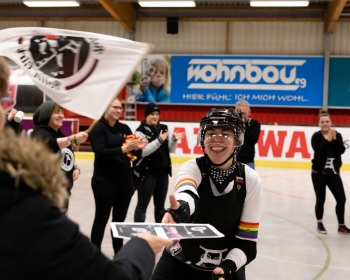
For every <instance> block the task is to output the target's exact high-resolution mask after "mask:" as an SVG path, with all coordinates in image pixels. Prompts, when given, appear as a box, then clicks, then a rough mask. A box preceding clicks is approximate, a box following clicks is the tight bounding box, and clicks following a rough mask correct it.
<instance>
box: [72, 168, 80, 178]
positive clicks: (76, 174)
mask: <svg viewBox="0 0 350 280" xmlns="http://www.w3.org/2000/svg"><path fill="white" fill-rule="evenodd" d="M79 175H80V169H74V170H73V181H76V180H78V178H79Z"/></svg>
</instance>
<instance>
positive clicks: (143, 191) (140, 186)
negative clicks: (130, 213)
mask: <svg viewBox="0 0 350 280" xmlns="http://www.w3.org/2000/svg"><path fill="white" fill-rule="evenodd" d="M136 180H137V181H135V183H136V184H137V205H136V209H135V214H134V221H135V222H144V221H145V219H146V211H147V207H148V204H149V202H150V200H151V198H152V196H153V203H154V219H155V221H156V223H160V222H161V221H162V218H163V215H164V203H165V199H166V195H167V193H168V184H169V176H168V174H164V175H161V176H159V177H155V176H152V175H147V176H146V178H145V180H144V181H143V182H141V181H140V180H138V179H136Z"/></svg>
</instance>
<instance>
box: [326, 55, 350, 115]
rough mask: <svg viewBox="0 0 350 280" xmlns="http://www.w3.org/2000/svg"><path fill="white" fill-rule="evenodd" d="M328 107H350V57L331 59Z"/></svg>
mask: <svg viewBox="0 0 350 280" xmlns="http://www.w3.org/2000/svg"><path fill="white" fill-rule="evenodd" d="M328 107H338V108H349V107H350V57H331V58H330V60H329V85H328Z"/></svg>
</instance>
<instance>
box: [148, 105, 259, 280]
mask: <svg viewBox="0 0 350 280" xmlns="http://www.w3.org/2000/svg"><path fill="white" fill-rule="evenodd" d="M244 130H245V128H244V123H243V121H242V119H241V117H240V116H239V115H238V113H237V112H235V110H234V109H232V108H230V109H226V110H223V109H212V110H210V111H209V112H208V113H207V115H206V116H204V117H203V118H202V119H201V121H200V130H199V132H198V138H197V139H198V144H199V145H200V146H201V147H202V149H203V152H204V156H202V157H199V158H196V159H192V160H190V161H188V162H186V163H184V164H183V165H181V166H180V168H179V170H178V173H177V176H176V179H175V194H171V195H170V197H169V198H170V208H169V209H167V210H166V211H167V212H166V213H165V215H164V217H163V219H162V222H163V223H189V224H191V223H194V224H196V223H199V224H200V223H204V224H207V223H208V224H211V225H212V226H214V227H215V228H216V229H217V230H218V231H220V232H221V233H223V234H224V237H223V238H208V239H205V238H203V239H181V240H178V241H176V242H175V243H174V244H173V245H172V246H170V247H166V250H164V251H163V254H162V256H161V258H160V260H159V262H158V264H157V266H156V268H155V270H154V273H153V276H152V278H151V279H152V280H178V279H183V280H189V279H201V280H211V279H219V280H223V279H225V280H244V279H245V266H246V265H247V264H248V263H250V262H251V261H252V260H254V259H255V257H256V254H257V239H258V231H259V223H260V219H261V211H262V188H261V179H260V177H259V176H258V174H257V172H256V171H255V170H253V169H251V168H249V167H248V166H247V165H245V164H241V163H239V162H237V161H236V154H237V152H238V150H239V147H240V146H241V145H242V144H243V141H244Z"/></svg>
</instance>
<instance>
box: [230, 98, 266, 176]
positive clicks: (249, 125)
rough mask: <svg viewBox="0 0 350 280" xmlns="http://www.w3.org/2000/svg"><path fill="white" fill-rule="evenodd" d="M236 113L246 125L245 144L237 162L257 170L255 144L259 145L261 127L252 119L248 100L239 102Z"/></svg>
mask: <svg viewBox="0 0 350 280" xmlns="http://www.w3.org/2000/svg"><path fill="white" fill-rule="evenodd" d="M235 110H236V112H238V113H240V114H241V116H242V120H243V122H244V125H245V134H244V144H243V145H242V147H241V150H240V151H239V152H238V154H237V161H239V162H242V163H245V164H246V165H248V166H249V167H251V168H253V169H255V162H254V158H255V144H256V143H258V140H259V135H260V130H261V125H260V123H259V122H258V121H257V120H255V119H252V118H250V113H251V110H250V105H249V103H248V101H246V100H243V99H242V100H239V101H237V103H236V105H235Z"/></svg>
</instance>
